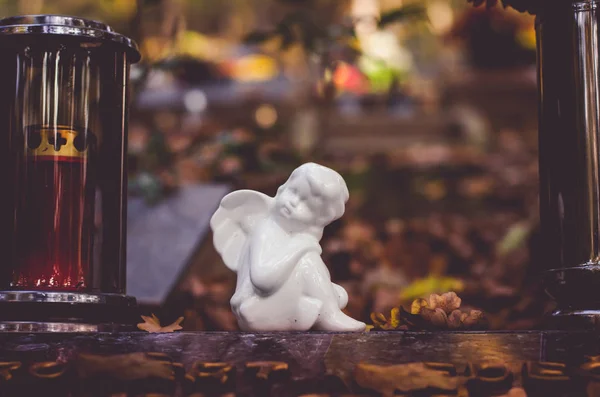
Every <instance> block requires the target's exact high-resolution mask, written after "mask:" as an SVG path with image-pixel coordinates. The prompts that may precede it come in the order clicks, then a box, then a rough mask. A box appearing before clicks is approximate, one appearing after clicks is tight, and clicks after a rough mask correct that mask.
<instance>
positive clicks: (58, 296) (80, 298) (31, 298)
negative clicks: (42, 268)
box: [0, 290, 136, 306]
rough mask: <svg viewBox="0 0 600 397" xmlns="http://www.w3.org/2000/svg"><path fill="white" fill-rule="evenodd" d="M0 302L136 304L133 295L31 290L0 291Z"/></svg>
mask: <svg viewBox="0 0 600 397" xmlns="http://www.w3.org/2000/svg"><path fill="white" fill-rule="evenodd" d="M0 302H22V303H25V302H47V303H70V304H72V303H83V304H105V305H119V306H121V305H126V306H135V305H136V299H135V298H134V297H132V296H127V295H122V294H113V293H107V294H103V293H87V292H71V291H31V290H7V291H0Z"/></svg>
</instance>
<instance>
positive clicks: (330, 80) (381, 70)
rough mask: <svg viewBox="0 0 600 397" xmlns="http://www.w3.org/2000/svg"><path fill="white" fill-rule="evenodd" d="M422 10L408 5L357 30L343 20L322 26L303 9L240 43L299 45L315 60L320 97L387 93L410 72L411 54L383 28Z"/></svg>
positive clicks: (353, 23) (420, 16)
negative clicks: (339, 22)
mask: <svg viewBox="0 0 600 397" xmlns="http://www.w3.org/2000/svg"><path fill="white" fill-rule="evenodd" d="M425 15H426V14H425V9H424V7H422V6H421V5H418V4H408V5H406V6H403V7H401V8H398V9H394V10H391V11H389V12H387V13H385V14H383V15H381V17H380V18H379V19H378V21H377V22H376V26H375V28H374V29H372V31H369V32H360V31H357V29H356V27H357V25H358V24H361V23H364V22H363V21H356V20H352V19H348V20H347V21H346V22H344V23H341V24H333V25H331V24H328V25H327V26H325V25H323V24H322V22H321V21H320V20H319V19H318V18H316V17H315V16H314V14H311V13H309V12H306V11H305V10H298V11H294V12H291V13H289V14H288V15H286V16H285V17H284V18H283V19H282V20H281V21H280V22H279V23H278V24H277V25H276V27H274V28H272V29H263V30H257V31H253V32H251V33H249V34H248V35H247V36H246V40H245V42H246V43H249V44H254V45H262V44H264V43H267V42H270V41H271V42H272V41H277V42H278V43H279V49H280V50H281V51H285V50H287V49H288V48H290V47H292V46H294V45H296V44H299V45H301V47H302V49H303V51H304V53H305V54H306V56H307V58H308V59H309V60H315V61H316V63H317V70H318V73H321V72H322V73H323V76H322V77H320V78H318V81H319V84H318V86H317V90H318V92H319V94H320V95H322V96H324V97H325V98H326V99H330V98H331V97H332V96H335V95H339V94H340V93H344V92H350V93H354V94H365V93H379V92H387V91H388V90H389V89H390V88H391V87H392V86H393V85H394V83H400V84H401V83H404V82H405V81H406V79H407V77H408V76H409V75H410V74H411V72H412V70H413V60H412V54H411V53H410V52H409V51H408V50H406V49H405V48H404V47H403V46H402V45H401V43H400V42H399V40H398V37H397V36H396V35H395V34H394V33H393V32H391V31H388V30H385V28H386V27H387V26H388V25H390V24H392V23H397V22H405V21H411V20H415V19H416V20H419V19H421V20H422V19H424V18H425Z"/></svg>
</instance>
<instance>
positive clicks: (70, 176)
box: [0, 15, 140, 331]
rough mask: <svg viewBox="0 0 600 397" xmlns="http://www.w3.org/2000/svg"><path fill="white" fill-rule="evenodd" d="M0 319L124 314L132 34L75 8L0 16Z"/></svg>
mask: <svg viewBox="0 0 600 397" xmlns="http://www.w3.org/2000/svg"><path fill="white" fill-rule="evenodd" d="M0 50H1V51H2V56H1V57H0V131H1V132H0V151H1V153H0V183H1V186H2V193H1V196H2V201H3V205H2V206H1V207H0V208H1V209H0V229H1V231H2V233H1V235H2V238H1V241H2V242H1V243H0V248H1V250H0V252H2V262H0V330H14V331H36V330H42V331H48V330H65V331H67V330H74V331H77V330H97V329H100V328H102V327H104V326H109V327H110V326H112V325H115V324H129V323H130V321H131V320H132V317H131V316H132V313H133V309H134V308H135V299H134V298H132V297H128V296H127V295H126V290H125V288H126V286H125V277H126V268H125V248H126V241H125V234H126V196H127V191H126V189H127V183H126V182H127V178H126V167H125V159H126V148H127V145H126V141H127V117H128V98H129V93H128V88H129V84H128V80H129V70H130V65H131V64H132V63H135V62H137V61H139V59H140V54H139V52H138V50H137V47H136V44H135V43H134V42H133V41H132V40H130V39H128V38H127V37H125V36H123V35H120V34H118V33H116V32H114V31H113V30H112V29H111V28H110V27H109V26H107V25H105V24H102V23H99V22H95V21H90V20H85V19H80V18H74V17H65V16H54V15H35V16H18V17H11V18H6V19H2V20H0Z"/></svg>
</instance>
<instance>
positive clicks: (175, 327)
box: [137, 314, 183, 333]
mask: <svg viewBox="0 0 600 397" xmlns="http://www.w3.org/2000/svg"><path fill="white" fill-rule="evenodd" d="M142 320H144V322H143V323H139V324H138V325H137V327H138V328H139V329H141V330H142V331H147V332H150V333H154V332H175V331H179V330H180V329H182V327H181V325H179V324H181V323H182V322H183V317H179V318H178V319H177V320H176V321H175V322H174V323H173V324H169V325H167V326H165V327H162V326H161V325H160V321H159V320H158V318H157V317H156V316H155V315H154V314H152V317H148V316H142Z"/></svg>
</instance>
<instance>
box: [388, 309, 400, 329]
mask: <svg viewBox="0 0 600 397" xmlns="http://www.w3.org/2000/svg"><path fill="white" fill-rule="evenodd" d="M390 323H391V324H392V327H393V328H398V327H399V326H400V308H398V307H395V308H393V309H392V312H391V313H390Z"/></svg>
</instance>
